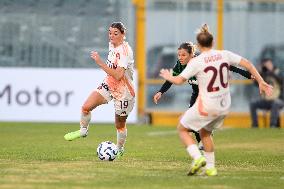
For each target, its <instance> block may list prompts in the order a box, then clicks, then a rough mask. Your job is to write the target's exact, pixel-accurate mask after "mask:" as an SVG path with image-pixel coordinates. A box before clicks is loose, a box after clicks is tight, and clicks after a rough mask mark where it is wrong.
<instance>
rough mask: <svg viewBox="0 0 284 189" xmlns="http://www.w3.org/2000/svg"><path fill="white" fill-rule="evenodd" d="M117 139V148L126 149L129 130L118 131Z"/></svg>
mask: <svg viewBox="0 0 284 189" xmlns="http://www.w3.org/2000/svg"><path fill="white" fill-rule="evenodd" d="M116 137H117V148H122V147H124V144H125V142H126V137H127V129H124V130H123V131H119V130H116Z"/></svg>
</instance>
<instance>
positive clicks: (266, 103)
mask: <svg viewBox="0 0 284 189" xmlns="http://www.w3.org/2000/svg"><path fill="white" fill-rule="evenodd" d="M258 67H259V73H260V75H261V76H262V77H263V78H264V80H265V81H266V82H268V83H271V84H272V85H273V88H274V92H273V95H272V96H271V97H266V96H261V98H259V99H256V100H253V101H252V102H250V114H251V119H252V128H257V127H258V120H257V110H258V109H262V110H269V111H270V112H271V113H270V127H271V128H277V127H280V115H279V114H280V111H281V109H282V108H283V107H284V101H283V92H282V90H283V76H282V74H281V72H280V70H279V69H278V68H277V67H276V66H274V64H273V62H272V60H271V59H263V60H262V61H261V62H260V65H259V66H258Z"/></svg>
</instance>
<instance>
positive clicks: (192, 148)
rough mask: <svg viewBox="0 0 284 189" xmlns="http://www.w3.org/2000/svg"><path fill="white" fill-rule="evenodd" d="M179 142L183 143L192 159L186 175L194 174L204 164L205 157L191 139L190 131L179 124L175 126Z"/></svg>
mask: <svg viewBox="0 0 284 189" xmlns="http://www.w3.org/2000/svg"><path fill="white" fill-rule="evenodd" d="M177 129H178V133H179V137H180V139H181V142H182V143H183V144H184V145H185V147H186V151H187V152H188V154H189V155H190V156H191V157H192V159H193V161H192V164H191V166H190V169H189V172H188V174H187V175H194V174H196V173H197V172H198V170H199V169H201V168H202V167H204V166H205V165H206V161H205V158H204V157H203V156H202V154H201V152H200V151H199V149H198V146H197V145H196V143H195V140H194V139H193V136H192V133H191V132H188V129H186V128H185V127H183V126H182V125H181V124H179V125H178V127H177Z"/></svg>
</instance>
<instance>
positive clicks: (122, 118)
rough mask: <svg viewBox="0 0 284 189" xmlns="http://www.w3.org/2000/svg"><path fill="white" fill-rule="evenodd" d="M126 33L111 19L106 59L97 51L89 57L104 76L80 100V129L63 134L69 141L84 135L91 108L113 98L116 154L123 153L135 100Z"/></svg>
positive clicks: (132, 64)
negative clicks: (86, 96)
mask: <svg viewBox="0 0 284 189" xmlns="http://www.w3.org/2000/svg"><path fill="white" fill-rule="evenodd" d="M125 34H126V28H125V27H124V25H123V24H122V23H121V22H114V23H112V24H111V25H110V27H109V32H108V36H109V54H108V58H107V62H106V63H105V62H104V61H103V60H102V59H101V57H100V55H99V53H98V52H96V51H92V52H91V58H92V59H93V60H94V61H95V63H96V64H97V65H98V66H99V67H100V68H101V69H102V70H104V71H105V72H106V73H107V76H106V78H105V79H104V81H103V82H102V83H101V85H100V86H99V87H98V88H97V89H96V90H95V91H93V92H92V93H91V94H90V96H89V97H88V98H87V100H86V101H85V103H84V104H83V106H82V112H81V121H80V130H78V131H74V132H70V133H68V134H66V135H65V136H64V138H65V139H66V140H69V141H71V140H74V139H76V138H80V137H86V136H87V134H88V129H89V123H90V120H91V111H92V110H94V109H95V108H97V107H98V106H100V105H102V104H107V103H108V102H109V101H111V100H113V101H114V109H115V127H116V130H117V148H118V157H120V156H122V155H123V152H124V145H125V142H126V137H127V128H126V119H127V116H128V115H129V113H130V112H131V111H132V109H133V106H134V103H135V92H134V88H133V71H134V59H133V51H132V49H131V47H130V46H129V44H128V43H127V42H126V41H124V39H125Z"/></svg>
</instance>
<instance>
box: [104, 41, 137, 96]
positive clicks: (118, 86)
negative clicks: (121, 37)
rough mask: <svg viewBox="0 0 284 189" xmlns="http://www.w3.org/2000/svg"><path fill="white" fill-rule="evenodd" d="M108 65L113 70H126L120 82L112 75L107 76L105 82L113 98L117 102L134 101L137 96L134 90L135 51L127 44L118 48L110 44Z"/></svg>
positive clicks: (124, 43)
mask: <svg viewBox="0 0 284 189" xmlns="http://www.w3.org/2000/svg"><path fill="white" fill-rule="evenodd" d="M107 65H108V67H110V68H112V69H116V68H117V67H122V68H124V69H125V73H124V76H123V78H122V79H121V80H120V81H118V80H116V79H115V78H114V77H112V76H110V75H107V77H106V78H105V80H104V81H105V82H106V83H107V85H108V87H109V91H110V93H111V95H112V97H113V98H115V99H117V100H122V99H133V98H134V96H135V92H134V88H133V72H134V59H133V51H132V49H131V47H130V46H129V44H128V43H127V42H123V43H122V44H121V45H120V46H118V47H116V48H114V47H113V45H112V44H111V43H109V53H108V58H107Z"/></svg>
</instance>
